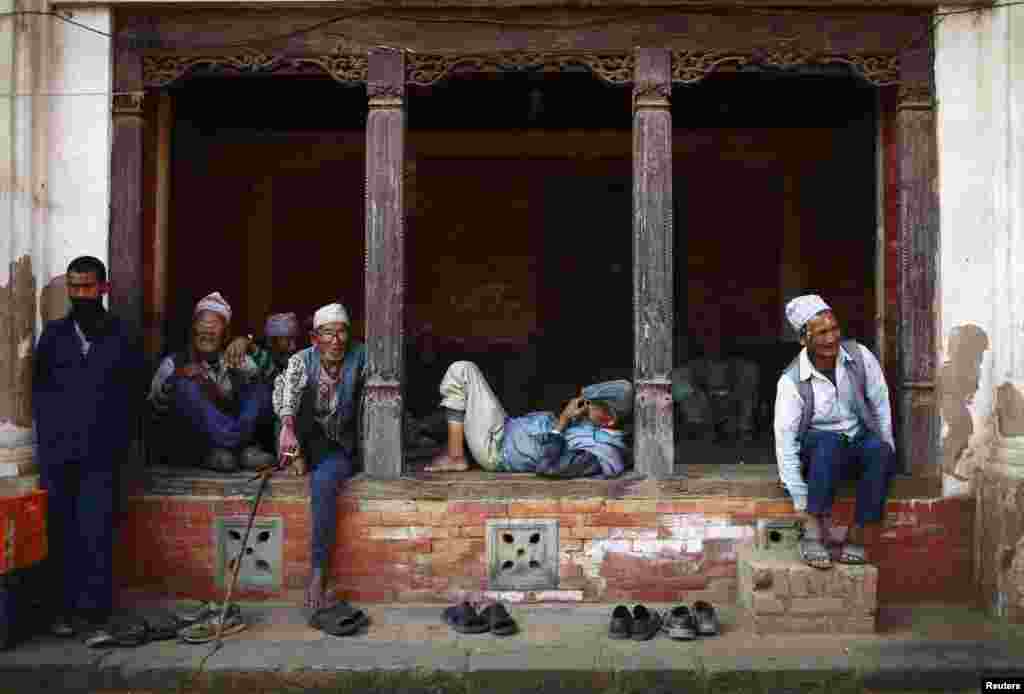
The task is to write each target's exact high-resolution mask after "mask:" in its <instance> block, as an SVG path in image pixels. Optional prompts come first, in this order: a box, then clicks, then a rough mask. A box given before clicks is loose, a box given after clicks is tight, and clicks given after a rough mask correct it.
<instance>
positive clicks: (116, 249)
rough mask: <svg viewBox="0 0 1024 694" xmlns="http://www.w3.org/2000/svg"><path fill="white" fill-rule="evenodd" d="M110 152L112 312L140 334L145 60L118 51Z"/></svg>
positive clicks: (116, 54) (134, 53)
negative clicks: (143, 76) (143, 69)
mask: <svg viewBox="0 0 1024 694" xmlns="http://www.w3.org/2000/svg"><path fill="white" fill-rule="evenodd" d="M114 55H115V62H114V93H115V95H114V97H113V100H112V111H113V132H112V137H111V152H110V241H109V244H110V245H109V249H108V253H109V258H110V262H109V263H108V265H109V267H108V271H109V275H110V281H111V283H112V285H113V286H112V288H111V291H110V309H111V311H112V312H113V313H114V314H116V315H117V316H119V317H120V318H121V319H122V320H124V321H126V322H127V323H128V325H129V326H130V328H131V329H132V330H133V331H134V333H135V334H136V335H141V332H142V326H143V301H142V287H143V270H142V236H143V229H142V139H143V134H144V128H145V120H144V118H143V114H142V101H143V98H144V92H143V87H142V56H141V55H140V54H138V53H136V52H134V51H128V50H119V49H116V48H115V53H114Z"/></svg>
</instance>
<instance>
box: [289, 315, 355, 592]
mask: <svg viewBox="0 0 1024 694" xmlns="http://www.w3.org/2000/svg"><path fill="white" fill-rule="evenodd" d="M350 327H351V322H350V321H349V317H348V311H346V310H345V307H344V306H342V305H341V304H328V305H326V306H322V307H321V308H320V309H318V310H317V312H316V313H315V314H314V315H313V333H312V336H311V338H312V341H313V345H312V346H311V347H307V348H306V349H304V350H301V351H299V352H297V353H295V354H294V355H293V356H292V357H291V359H289V360H288V366H287V367H286V368H285V371H284V373H283V374H281V376H280V377H279V378H280V381H279V386H278V387H275V388H274V412H275V413H276V414H277V416H278V417H280V419H281V433H280V436H279V438H278V444H277V450H278V456H279V458H280V460H281V462H282V463H284V464H291V466H292V469H293V470H294V471H295V473H296V474H299V475H303V474H305V473H306V471H307V464H308V466H309V468H308V469H309V471H310V473H311V475H310V488H311V489H310V492H311V493H310V496H311V504H312V517H313V537H312V560H313V561H312V563H313V566H312V572H311V575H310V581H309V587H308V588H307V590H306V606H307V607H311V608H313V609H317V608H320V607H323V606H325V602H326V595H325V582H326V578H327V560H328V558H329V557H330V552H331V548H332V547H333V546H334V535H335V528H336V527H337V524H338V517H337V506H338V504H337V501H338V484H339V483H340V482H341V481H342V480H345V479H347V478H349V477H351V476H352V474H353V472H354V467H353V459H354V456H355V449H356V435H357V430H356V425H357V422H358V421H359V403H360V398H361V396H362V387H363V382H364V380H365V377H366V347H365V346H364V345H363V344H362V343H361V342H356V341H354V340H351V339H350V337H349V332H350Z"/></svg>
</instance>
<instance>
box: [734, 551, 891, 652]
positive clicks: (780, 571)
mask: <svg viewBox="0 0 1024 694" xmlns="http://www.w3.org/2000/svg"><path fill="white" fill-rule="evenodd" d="M737 559H738V564H737V570H738V575H739V586H738V591H737V602H738V603H739V606H740V607H741V608H742V609H743V611H744V617H745V622H746V623H747V626H748V627H749V628H750V629H752V630H753V631H754V632H755V633H757V634H781V633H786V634H803V633H819V634H870V633H873V632H874V631H875V629H876V620H875V618H876V615H877V613H878V567H876V566H872V565H870V564H865V565H862V566H849V565H844V564H837V563H834V564H833V567H832V568H831V569H828V570H821V569H815V568H812V567H810V566H808V565H806V564H805V563H804V562H803V561H801V560H800V557H799V555H798V554H797V552H796V549H795V548H794V547H792V546H791V545H786V546H785V547H783V548H780V549H763V548H759V547H756V546H755V547H743V548H741V550H740V551H739V553H738V557H737Z"/></svg>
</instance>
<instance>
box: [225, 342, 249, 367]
mask: <svg viewBox="0 0 1024 694" xmlns="http://www.w3.org/2000/svg"><path fill="white" fill-rule="evenodd" d="M251 344H252V343H250V342H249V338H248V337H246V336H245V335H242V336H239V337H236V338H235V339H234V340H232V341H231V344H229V345H228V346H227V349H225V350H224V364H225V366H227V367H228V368H229V369H240V368H242V366H243V365H244V364H245V355H246V354H248V353H249V346H250V345H251Z"/></svg>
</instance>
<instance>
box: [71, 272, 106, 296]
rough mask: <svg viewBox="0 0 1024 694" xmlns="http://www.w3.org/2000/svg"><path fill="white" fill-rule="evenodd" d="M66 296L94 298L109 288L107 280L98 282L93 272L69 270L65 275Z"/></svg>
mask: <svg viewBox="0 0 1024 694" xmlns="http://www.w3.org/2000/svg"><path fill="white" fill-rule="evenodd" d="M67 288H68V298H69V299H71V300H72V301H74V300H75V299H85V300H95V299H100V298H102V297H103V295H104V294H106V293H107V292H108V291H109V290H110V283H109V282H100V281H99V280H97V279H96V273H95V272H69V273H68V275H67Z"/></svg>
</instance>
